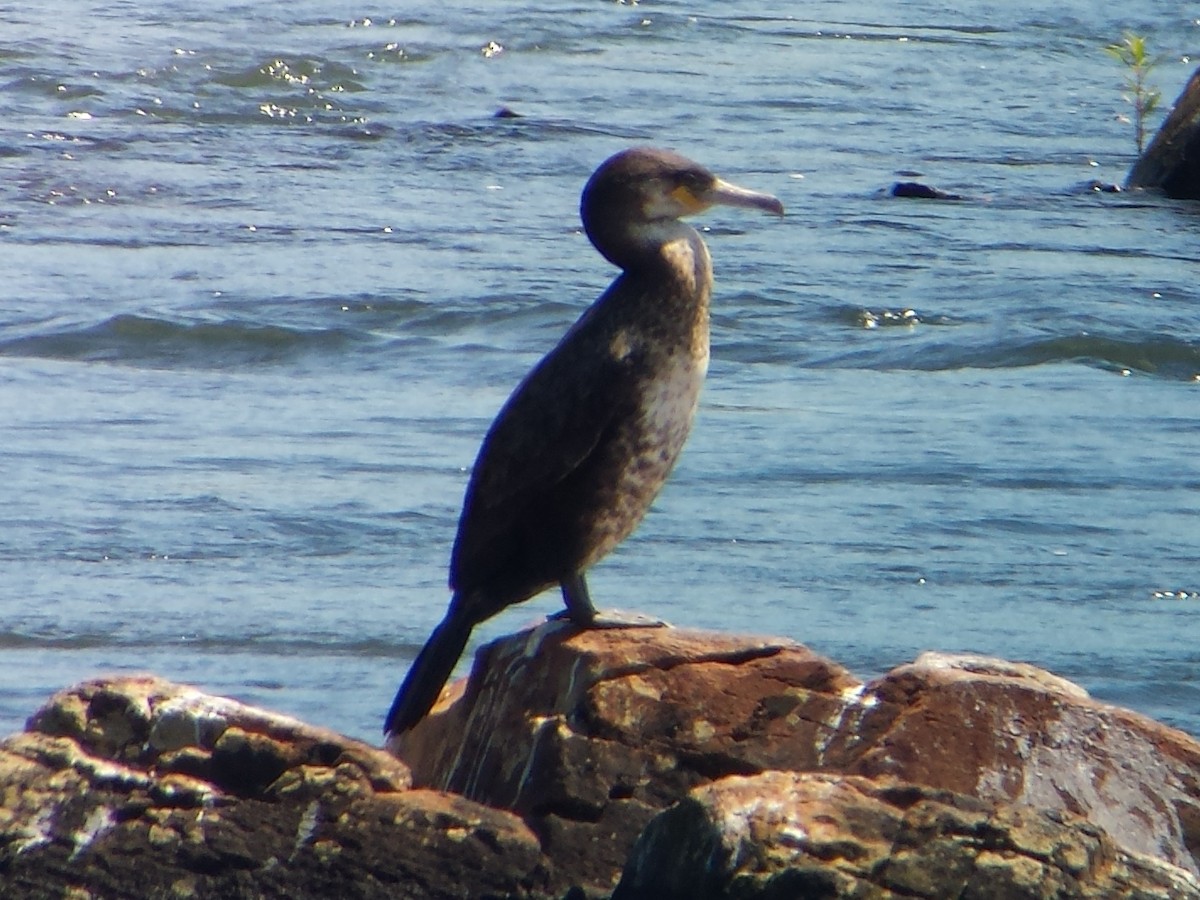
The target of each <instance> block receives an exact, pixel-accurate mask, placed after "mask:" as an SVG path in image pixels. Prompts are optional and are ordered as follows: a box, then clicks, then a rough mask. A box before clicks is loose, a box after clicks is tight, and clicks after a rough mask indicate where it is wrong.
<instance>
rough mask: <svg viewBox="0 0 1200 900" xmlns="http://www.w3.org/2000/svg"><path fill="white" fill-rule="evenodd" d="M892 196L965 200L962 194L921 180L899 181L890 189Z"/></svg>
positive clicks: (889, 192)
mask: <svg viewBox="0 0 1200 900" xmlns="http://www.w3.org/2000/svg"><path fill="white" fill-rule="evenodd" d="M888 195H889V196H892V197H910V198H915V199H918V200H963V199H965V198H964V197H963V196H962V195H961V194H951V193H949V192H948V191H943V190H941V189H940V188H935V187H931V186H930V185H927V184H922V183H921V182H919V181H897V182H896V183H895V184H893V185H892V187H891V189H890V190H889V191H888Z"/></svg>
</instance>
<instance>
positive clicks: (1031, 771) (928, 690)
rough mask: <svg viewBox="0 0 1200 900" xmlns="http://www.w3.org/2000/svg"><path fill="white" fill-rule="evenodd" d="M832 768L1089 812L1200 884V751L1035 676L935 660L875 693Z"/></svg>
mask: <svg viewBox="0 0 1200 900" xmlns="http://www.w3.org/2000/svg"><path fill="white" fill-rule="evenodd" d="M827 763H828V765H830V766H831V767H834V768H836V769H838V770H839V771H843V772H848V773H852V774H860V775H867V776H872V777H874V776H879V775H889V776H894V777H896V778H901V779H904V780H906V781H914V782H918V783H920V784H927V785H932V786H934V787H939V788H947V789H949V790H953V791H957V792H959V793H962V794H967V795H970V796H974V797H979V798H982V799H984V800H989V801H1010V802H1015V803H1020V804H1026V805H1030V806H1035V807H1038V808H1042V809H1055V810H1064V811H1067V812H1072V813H1078V814H1080V815H1083V816H1085V817H1086V818H1087V819H1088V820H1089V821H1091V822H1092V823H1094V824H1096V825H1099V826H1100V827H1101V828H1104V829H1105V830H1107V831H1108V832H1109V833H1110V834H1112V835H1113V836H1114V837H1116V838H1117V839H1118V840H1119V841H1120V842H1121V843H1122V845H1123V846H1125V847H1127V848H1128V849H1130V850H1134V851H1137V852H1140V853H1146V854H1150V855H1154V856H1158V857H1159V858H1161V859H1164V860H1166V861H1168V862H1171V863H1174V864H1175V865H1178V866H1181V867H1183V868H1185V869H1187V870H1188V871H1190V872H1192V873H1193V874H1197V873H1200V866H1198V861H1197V858H1196V855H1195V854H1196V852H1197V851H1200V743H1197V742H1196V740H1194V739H1193V738H1191V737H1189V736H1188V735H1186V734H1184V733H1182V732H1180V731H1177V730H1175V729H1173V728H1169V727H1167V726H1165V725H1162V724H1160V723H1158V722H1155V721H1154V720H1152V719H1149V718H1147V717H1145V716H1142V715H1139V714H1137V713H1134V712H1130V711H1129V710H1126V709H1121V708H1120V707H1116V706H1111V705H1109V704H1106V703H1101V702H1099V701H1096V700H1092V699H1090V698H1089V697H1088V696H1087V694H1086V693H1085V692H1084V691H1083V689H1082V688H1080V687H1078V686H1077V685H1074V684H1072V683H1071V682H1069V681H1065V680H1064V679H1061V678H1058V677H1056V676H1054V675H1051V674H1050V673H1048V672H1045V671H1043V670H1041V669H1037V668H1035V667H1033V666H1023V665H1019V664H1015V663H1008V662H1004V661H1001V660H994V659H988V658H984V657H973V656H957V657H956V656H945V655H941V654H924V655H923V656H921V657H920V658H918V659H917V661H916V662H915V663H913V664H911V665H907V666H900V667H898V668H896V669H894V670H893V671H891V672H889V673H888V674H887V675H885V676H883V677H882V678H880V679H878V680H877V681H874V682H872V683H870V684H868V685H867V687H866V689H865V691H864V692H863V695H862V698H861V702H860V704H859V706H858V708H857V709H856V710H855V711H854V712H853V713H852V714H851V715H849V716H848V717H847V721H846V722H845V723H843V727H842V728H841V729H840V733H839V736H838V737H837V738H836V739H835V740H833V741H831V742H830V745H829V747H828V757H827Z"/></svg>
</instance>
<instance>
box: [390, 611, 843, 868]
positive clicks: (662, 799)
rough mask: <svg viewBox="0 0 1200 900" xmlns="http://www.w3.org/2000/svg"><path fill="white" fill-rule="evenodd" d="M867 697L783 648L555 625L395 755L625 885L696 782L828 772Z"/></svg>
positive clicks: (487, 667)
mask: <svg viewBox="0 0 1200 900" xmlns="http://www.w3.org/2000/svg"><path fill="white" fill-rule="evenodd" d="M859 687H860V683H859V682H858V681H857V680H856V679H855V678H853V677H852V676H851V675H850V674H849V673H848V672H847V671H846V670H845V669H843V668H842V667H841V666H838V665H836V664H835V663H832V662H830V661H829V660H826V659H824V658H822V657H820V656H818V655H816V654H815V653H813V652H812V651H810V650H808V649H807V648H805V647H802V646H801V645H799V644H795V643H793V642H790V641H786V640H781V639H778V638H771V639H762V638H752V637H745V636H728V635H721V634H713V633H708V632H694V631H686V630H680V629H673V628H626V629H615V630H607V629H606V630H592V631H582V632H581V631H578V630H576V629H575V628H573V627H572V626H570V625H568V624H567V623H565V622H550V623H547V624H546V625H543V626H541V627H539V628H537V629H534V630H532V631H529V632H525V633H522V634H518V635H515V636H511V637H507V638H501V639H500V640H498V641H496V642H494V643H492V644H490V645H487V646H485V647H483V648H481V649H480V651H479V653H478V655H477V657H476V662H475V668H474V671H473V672H472V674H471V677H470V680H469V682H468V684H467V685H466V686H465V688H464V687H463V686H462V685H461V684H460V685H457V686H455V688H454V692H453V693H452V694H451V696H450V697H449V698H446V699H444V701H443V703H442V704H441V705H440V706H438V707H436V708H435V710H434V713H433V714H432V715H431V716H430V717H428V718H427V719H426V720H425V721H423V722H422V723H420V724H419V725H418V726H417V727H416V728H414V729H413V730H412V731H411V732H409V733H408V734H407V735H404V736H402V737H401V739H400V740H398V741H396V742H394V743H393V745H392V747H393V749H394V750H395V751H396V752H397V753H398V754H399V755H400V756H401V758H403V759H404V760H405V761H406V762H407V763H408V764H409V765H410V766H411V767H412V770H413V778H414V782H415V783H417V784H419V785H423V786H427V787H435V788H439V789H442V790H449V791H454V792H456V793H461V794H463V795H464V796H467V797H469V798H471V799H473V800H475V801H477V802H480V803H484V804H487V805H489V806H496V807H500V808H503V809H508V810H512V811H514V812H516V813H518V814H519V815H521V816H522V817H524V818H525V820H526V821H527V822H529V824H530V825H531V827H532V828H533V829H534V830H535V831H536V832H537V834H538V835H539V837H540V838H541V839H542V845H543V848H544V849H545V851H546V853H547V855H549V856H550V857H551V858H552V859H554V860H556V861H557V862H558V863H559V865H560V866H561V867H562V869H563V870H564V872H565V874H566V875H567V876H568V877H569V878H570V879H571V880H572V881H574V882H577V883H580V884H585V885H588V886H589V887H591V888H594V889H608V890H611V888H612V886H613V885H614V884H615V883H616V880H617V878H618V877H619V875H620V871H621V866H622V864H623V862H624V859H625V855H626V853H627V852H628V850H629V848H630V847H632V846H633V842H634V840H635V839H636V838H637V836H638V834H639V833H640V832H641V830H642V828H643V827H644V826H645V825H646V823H647V822H649V820H650V819H651V818H652V817H653V816H654V815H655V814H656V813H657V812H658V811H659V810H661V809H663V808H664V807H666V806H668V805H670V804H672V803H674V802H675V801H677V800H678V799H680V798H681V797H683V796H685V795H686V794H687V792H688V791H689V790H690V789H691V788H693V787H695V786H696V785H699V784H704V783H707V782H709V781H711V780H713V779H715V778H720V777H722V776H725V775H730V774H746V773H753V772H761V771H764V770H766V769H775V768H792V769H795V768H803V769H817V768H821V766H822V765H823V759H822V757H823V747H824V744H825V742H826V741H827V740H829V738H830V737H831V736H832V735H833V734H834V727H835V726H836V724H837V723H838V722H839V721H841V720H842V719H843V717H844V716H845V713H846V711H847V709H848V708H849V704H850V698H851V697H852V695H853V692H854V691H855V690H857V689H858V688H859Z"/></svg>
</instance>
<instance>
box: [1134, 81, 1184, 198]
mask: <svg viewBox="0 0 1200 900" xmlns="http://www.w3.org/2000/svg"><path fill="white" fill-rule="evenodd" d="M1125 187H1127V188H1157V189H1159V190H1162V191H1163V192H1164V193H1165V194H1166V195H1167V196H1168V197H1173V198H1175V199H1177V200H1200V69H1197V70H1196V71H1195V72H1193V73H1192V77H1191V78H1190V79H1188V83H1187V84H1186V85H1185V86H1184V88H1183V91H1182V92H1181V93H1180V94H1179V97H1178V98H1176V100H1175V105H1174V106H1173V107H1172V108H1171V112H1170V114H1169V115H1168V116H1167V118H1166V119H1165V120H1164V121H1163V123H1162V125H1161V126H1160V127H1159V129H1158V133H1157V134H1155V135H1154V139H1153V140H1152V141H1151V142H1150V146H1148V147H1147V148H1146V150H1145V152H1144V153H1142V155H1141V156H1139V157H1138V159H1137V160H1136V161H1135V162H1134V164H1133V166H1132V167H1131V168H1130V170H1129V175H1128V176H1127V177H1126V179H1125Z"/></svg>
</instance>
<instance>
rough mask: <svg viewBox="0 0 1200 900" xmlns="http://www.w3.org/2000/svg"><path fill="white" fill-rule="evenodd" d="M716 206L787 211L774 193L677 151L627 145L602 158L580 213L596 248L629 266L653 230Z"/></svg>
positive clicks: (663, 232)
mask: <svg viewBox="0 0 1200 900" xmlns="http://www.w3.org/2000/svg"><path fill="white" fill-rule="evenodd" d="M712 206H739V207H744V208H748V209H761V210H763V211H765V212H770V213H774V214H776V215H780V216H781V215H783V204H782V203H780V202H779V200H778V199H777V198H775V197H773V196H771V195H770V194H764V193H760V192H758V191H751V190H747V189H746V188H742V187H738V186H737V185H734V184H730V183H729V182H728V181H724V180H722V179H720V178H718V177H717V176H716V175H714V174H713V173H712V172H710V171H709V170H708V169H706V168H704V166H701V165H700V164H698V163H695V162H692V161H691V160H690V159H688V158H686V157H684V156H680V155H679V154H678V153H674V152H672V151H670V150H659V149H655V148H651V147H634V148H632V149H629V150H623V151H621V152H620V153H618V154H616V155H615V156H612V157H610V158H609V159H607V160H606V161H605V162H604V163H602V164H601V165H600V168H598V169H597V170H596V171H595V173H593V175H592V177H591V178H590V179H588V183H587V185H586V186H585V187H584V189H583V199H582V201H581V203H580V215H581V216H582V218H583V225H584V229H585V230H586V231H587V235H588V238H589V239H590V240H591V242H592V243H593V244H594V245H595V246H596V249H597V250H599V251H600V252H601V253H602V254H604V256H605V257H606V258H607V259H609V260H610V261H611V262H613V263H615V264H616V265H618V266H621V267H622V268H625V267H627V265H628V264H629V262H630V260H631V259H632V258H635V257H636V256H637V254H639V253H641V252H646V251H648V250H649V249H651V248H650V247H649V246H648V244H649V243H653V241H654V240H656V238H655V235H666V234H668V233H669V231H670V227H669V226H671V224H672V223H675V222H677V221H678V220H679V219H681V218H683V217H684V216H690V215H694V214H696V213H699V212H703V211H704V210H706V209H708V208H710V207H712ZM663 226H666V227H663Z"/></svg>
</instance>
